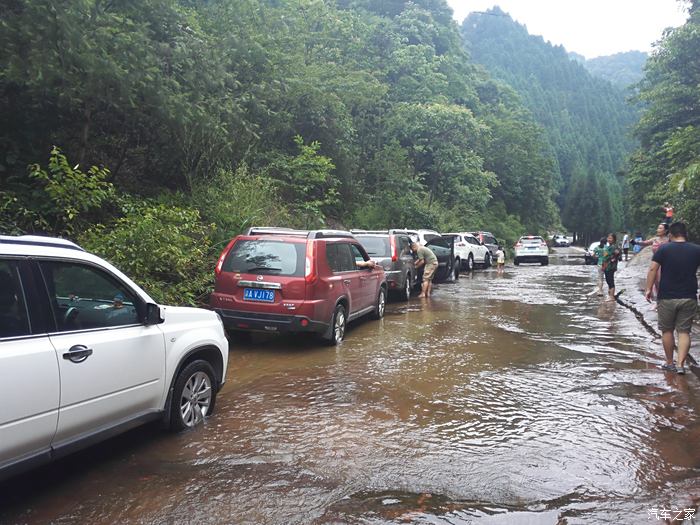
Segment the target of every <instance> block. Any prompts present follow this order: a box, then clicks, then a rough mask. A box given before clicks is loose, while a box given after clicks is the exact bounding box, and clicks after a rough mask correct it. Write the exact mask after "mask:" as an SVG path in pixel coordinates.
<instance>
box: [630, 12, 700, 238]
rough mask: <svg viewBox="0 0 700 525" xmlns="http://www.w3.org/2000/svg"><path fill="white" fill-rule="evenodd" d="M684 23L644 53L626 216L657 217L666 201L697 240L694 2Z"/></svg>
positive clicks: (698, 76) (698, 36) (698, 24)
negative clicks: (648, 53) (646, 57)
mask: <svg viewBox="0 0 700 525" xmlns="http://www.w3.org/2000/svg"><path fill="white" fill-rule="evenodd" d="M689 15H690V16H689V18H688V21H687V22H686V23H685V25H683V26H681V27H679V28H676V29H672V30H668V31H667V32H666V34H665V36H664V39H663V40H662V42H661V44H660V45H659V47H658V49H657V50H656V52H655V53H654V54H652V56H651V57H650V58H649V62H648V63H647V66H646V69H645V76H644V79H643V80H642V82H641V84H640V86H639V100H640V102H641V103H642V104H644V107H645V111H644V113H643V114H642V118H641V120H640V122H639V124H638V125H637V127H636V129H635V133H636V135H637V137H639V140H640V145H639V148H638V149H637V150H636V151H635V152H634V155H633V156H632V159H631V161H630V167H629V172H628V173H627V175H626V177H627V181H628V185H629V187H630V202H632V203H633V204H632V206H631V207H630V215H631V217H632V218H633V219H634V220H635V222H636V223H637V224H642V225H645V226H652V225H653V224H654V223H655V222H658V217H659V214H660V212H661V210H660V206H661V204H662V203H664V202H669V203H671V204H672V205H673V206H674V208H675V209H676V212H677V216H678V217H680V218H681V219H683V220H684V221H686V222H687V223H688V224H689V226H690V230H691V234H693V233H694V235H695V237H694V239H695V240H696V241H697V239H698V235H700V89H698V86H700V1H698V0H693V2H690V13H689Z"/></svg>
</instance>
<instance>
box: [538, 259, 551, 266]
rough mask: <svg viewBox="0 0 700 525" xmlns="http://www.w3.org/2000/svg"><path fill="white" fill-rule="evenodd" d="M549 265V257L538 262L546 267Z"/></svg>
mask: <svg viewBox="0 0 700 525" xmlns="http://www.w3.org/2000/svg"><path fill="white" fill-rule="evenodd" d="M548 264H549V257H542V259H541V260H540V265H542V266H547V265H548Z"/></svg>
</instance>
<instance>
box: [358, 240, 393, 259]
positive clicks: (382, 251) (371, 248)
mask: <svg viewBox="0 0 700 525" xmlns="http://www.w3.org/2000/svg"><path fill="white" fill-rule="evenodd" d="M355 238H356V239H357V240H358V241H360V244H361V245H362V246H363V247H364V248H365V251H366V252H367V255H369V256H370V257H389V256H390V255H391V246H390V245H389V236H388V235H387V236H386V237H378V236H376V235H355Z"/></svg>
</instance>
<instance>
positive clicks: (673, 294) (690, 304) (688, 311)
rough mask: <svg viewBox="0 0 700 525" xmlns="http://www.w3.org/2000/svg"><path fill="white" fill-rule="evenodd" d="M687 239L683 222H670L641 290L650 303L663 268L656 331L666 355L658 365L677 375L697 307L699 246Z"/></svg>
mask: <svg viewBox="0 0 700 525" xmlns="http://www.w3.org/2000/svg"><path fill="white" fill-rule="evenodd" d="M687 239H688V232H687V229H686V226H685V224H684V223H682V222H675V223H673V224H672V225H671V227H670V242H667V243H664V244H663V245H662V246H661V247H659V249H658V251H657V252H656V253H655V254H654V257H653V258H652V260H651V265H650V266H649V272H648V273H647V282H646V289H645V290H644V295H645V297H646V299H647V301H649V302H651V300H652V293H653V290H652V288H653V286H654V283H655V282H656V276H657V274H658V272H659V270H660V269H662V268H663V273H662V274H661V284H660V286H659V293H658V295H657V301H658V312H659V321H658V322H659V330H661V340H662V343H663V347H664V354H665V355H666V363H665V364H664V365H663V366H662V367H661V368H663V369H664V370H668V371H669V372H677V373H679V374H685V360H686V358H687V357H688V352H689V351H690V330H691V328H692V326H693V319H694V318H695V315H696V314H697V310H698V280H697V271H698V267H700V246H698V245H697V244H693V243H691V242H688V241H687ZM674 330H675V331H676V332H678V356H677V357H676V363H675V364H674V362H673V349H674V347H675V346H676V341H675V337H674Z"/></svg>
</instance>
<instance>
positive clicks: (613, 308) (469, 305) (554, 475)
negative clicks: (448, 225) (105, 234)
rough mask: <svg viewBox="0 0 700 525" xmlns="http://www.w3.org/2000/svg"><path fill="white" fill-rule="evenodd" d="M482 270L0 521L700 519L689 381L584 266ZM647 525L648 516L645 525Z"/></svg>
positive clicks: (24, 488) (232, 366)
mask: <svg viewBox="0 0 700 525" xmlns="http://www.w3.org/2000/svg"><path fill="white" fill-rule="evenodd" d="M555 262H556V261H554V260H553V262H552V264H550V265H549V266H547V267H539V266H526V265H524V266H520V267H517V268H516V267H508V268H507V270H506V273H505V275H503V276H496V272H495V271H477V272H476V273H474V274H473V275H468V276H463V277H462V278H461V279H460V280H459V282H457V283H450V284H445V285H440V286H438V287H436V290H435V295H434V297H433V298H432V299H430V300H428V301H421V300H419V299H412V300H411V301H410V302H409V303H393V304H390V305H389V306H388V309H387V315H386V318H385V319H384V320H383V321H381V322H374V321H362V322H358V323H355V325H354V326H353V327H352V328H351V329H350V330H349V331H348V334H347V339H346V340H345V341H344V342H343V343H342V344H341V345H340V346H339V347H337V348H328V347H322V346H319V345H317V344H316V343H315V342H314V341H312V340H309V339H305V338H296V339H292V338H272V339H254V340H253V341H252V342H251V343H247V344H244V345H243V344H239V343H236V344H235V346H233V348H232V351H231V358H230V362H229V375H228V384H227V385H226V387H225V389H224V391H223V392H222V393H221V395H220V397H219V400H218V406H217V412H216V416H215V417H214V418H213V419H212V420H210V421H209V422H208V424H207V425H206V427H205V428H202V429H199V430H196V431H193V432H186V433H182V434H176V435H172V434H163V433H161V432H160V431H159V430H158V429H154V428H146V429H141V430H137V431H135V432H132V433H131V434H129V435H127V436H122V437H119V438H117V439H114V440H112V441H110V442H109V443H107V444H106V445H98V446H97V447H94V448H93V449H90V450H89V451H87V452H84V453H81V454H78V455H76V456H73V457H71V458H68V459H66V460H64V461H62V462H60V463H57V464H55V465H53V466H50V467H48V468H44V469H41V470H39V471H35V472H33V473H30V474H28V475H26V476H23V477H21V478H18V479H15V480H13V482H12V483H10V484H6V486H5V487H0V488H2V489H3V491H0V492H2V493H3V494H4V495H3V496H0V497H2V498H3V500H4V501H3V504H4V506H2V507H0V522H27V523H44V522H57V523H88V522H90V523H116V522H144V523H150V522H173V523H203V522H211V523H280V524H281V523H284V524H287V523H304V524H306V523H367V524H375V523H377V524H380V523H450V524H459V523H546V524H550V523H551V524H556V523H568V524H572V523H584V522H585V523H611V522H620V523H640V522H645V523H646V522H647V521H648V519H649V516H650V515H649V514H648V511H649V509H651V508H652V507H656V508H662V507H665V508H668V509H671V508H675V509H681V508H696V507H697V506H698V504H700V447H698V446H697V444H698V442H700V419H699V418H698V414H699V411H698V409H699V408H700V381H698V379H697V378H696V377H695V376H693V375H692V374H689V375H686V376H685V377H677V376H673V375H671V374H666V373H663V372H661V371H660V370H659V369H658V364H659V363H660V356H661V351H660V347H659V345H658V342H657V341H654V340H653V339H652V338H651V337H650V336H649V334H648V333H647V332H646V331H645V330H644V329H643V328H642V327H641V325H640V324H639V323H638V321H637V320H636V319H635V317H634V316H633V315H632V314H631V313H629V312H628V311H627V310H626V309H624V308H622V307H621V306H619V305H617V304H615V303H608V304H606V303H601V301H600V299H599V298H597V297H595V296H593V297H591V296H589V295H588V293H589V292H590V291H591V290H592V289H593V288H592V286H593V279H594V273H593V272H594V271H595V269H594V268H590V267H587V266H584V265H583V264H573V263H571V262H570V263H568V264H567V263H566V261H560V263H559V264H555ZM651 520H652V522H653V521H654V518H653V516H652V517H651Z"/></svg>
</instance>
